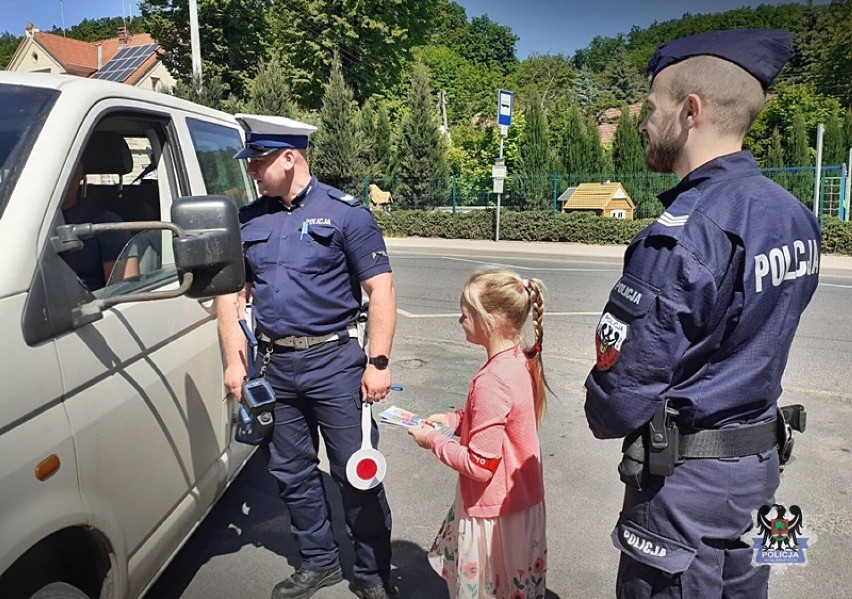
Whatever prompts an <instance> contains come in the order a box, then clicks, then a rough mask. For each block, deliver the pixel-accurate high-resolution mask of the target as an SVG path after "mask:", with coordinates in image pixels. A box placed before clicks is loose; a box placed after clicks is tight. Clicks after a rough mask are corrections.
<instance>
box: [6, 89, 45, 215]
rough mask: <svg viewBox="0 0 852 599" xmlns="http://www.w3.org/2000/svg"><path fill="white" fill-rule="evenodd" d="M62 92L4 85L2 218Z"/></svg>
mask: <svg viewBox="0 0 852 599" xmlns="http://www.w3.org/2000/svg"><path fill="white" fill-rule="evenodd" d="M57 97H59V92H58V91H56V90H55V89H44V88H41V87H30V86H26V85H10V84H0V106H2V107H3V109H2V110H0V217H2V215H3V212H4V211H5V210H6V204H7V203H8V202H9V197H10V196H11V195H12V190H13V189H14V188H15V182H16V181H17V180H18V177H19V176H20V174H21V171H22V170H23V168H24V164H26V162H27V157H28V156H29V155H30V150H32V147H33V144H34V143H35V140H36V137H38V134H39V132H40V131H41V128H42V126H43V125H44V121H45V119H46V118H47V114H48V113H49V112H50V109H51V107H52V106H53V103H54V102H56V98H57Z"/></svg>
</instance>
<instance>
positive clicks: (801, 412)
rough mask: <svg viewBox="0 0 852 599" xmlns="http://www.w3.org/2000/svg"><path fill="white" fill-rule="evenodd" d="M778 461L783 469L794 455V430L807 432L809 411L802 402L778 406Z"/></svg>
mask: <svg viewBox="0 0 852 599" xmlns="http://www.w3.org/2000/svg"><path fill="white" fill-rule="evenodd" d="M777 422H778V463H779V465H780V467H781V470H782V471H783V470H784V466H785V465H786V464H787V463H788V462H790V460H791V459H792V456H793V445H794V439H793V431H796V432H798V433H803V432H805V428H806V427H807V424H808V413H807V412H806V411H805V406H803V405H802V404H791V405H789V406H781V407H779V408H778V420H777Z"/></svg>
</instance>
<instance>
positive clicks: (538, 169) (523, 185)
mask: <svg viewBox="0 0 852 599" xmlns="http://www.w3.org/2000/svg"><path fill="white" fill-rule="evenodd" d="M524 117H525V126H524V134H523V137H521V141H520V143H519V144H518V174H517V178H516V181H517V185H516V189H517V192H518V193H519V194H520V199H521V200H522V201H524V202H525V203H526V204H527V205H530V206H533V207H536V208H542V209H547V208H550V203H551V198H552V195H553V191H552V187H553V183H552V181H551V177H550V173H551V167H552V166H553V159H552V156H551V153H550V143H549V142H548V140H549V135H548V132H547V117H545V115H544V113H543V112H542V110H541V103H540V102H538V101H532V102H530V104H529V106H528V107H527V108H526V109H525V110H524Z"/></svg>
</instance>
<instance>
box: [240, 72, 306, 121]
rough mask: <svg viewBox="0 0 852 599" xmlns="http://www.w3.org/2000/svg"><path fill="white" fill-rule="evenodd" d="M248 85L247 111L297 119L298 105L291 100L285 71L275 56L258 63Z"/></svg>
mask: <svg viewBox="0 0 852 599" xmlns="http://www.w3.org/2000/svg"><path fill="white" fill-rule="evenodd" d="M248 87H249V101H248V110H249V112H251V113H253V114H271V115H275V116H286V117H288V118H291V119H296V120H299V118H300V113H299V107H298V105H297V104H296V102H295V101H294V100H293V94H292V92H291V90H290V83H289V81H288V77H287V73H286V71H285V70H284V67H283V66H282V65H281V62H280V61H279V60H278V59H277V58H271V59H269V60H268V61H264V62H262V63H260V65H259V66H258V68H257V75H255V77H254V79H252V80H251V81H250V82H249V85H248Z"/></svg>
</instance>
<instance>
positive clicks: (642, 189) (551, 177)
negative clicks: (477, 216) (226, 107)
mask: <svg viewBox="0 0 852 599" xmlns="http://www.w3.org/2000/svg"><path fill="white" fill-rule="evenodd" d="M763 172H764V174H765V175H766V176H767V177H769V178H770V179H772V180H773V181H775V182H777V183H778V184H779V185H781V186H782V187H784V188H785V189H787V190H788V191H790V193H792V194H793V195H794V196H796V197H797V198H799V199H800V200H801V201H802V202H803V203H804V204H805V205H806V206H808V207H812V206H813V194H814V184H815V173H816V169H815V168H814V167H793V168H780V169H764V171H763ZM607 182H612V183H621V185H622V186H623V187H624V189H625V191H626V192H627V194H628V195H629V196H630V198H631V199H632V200H633V204H634V205H635V207H636V210H635V214H634V218H635V219H642V218H656V217H657V216H659V215H660V214H662V212H663V206H662V204H660V202H659V200H657V197H656V196H657V195H658V194H659V193H661V192H663V191H665V190H667V189H669V188H671V187H673V186H674V185H676V184H677V177H676V176H675V175H671V174H659V173H650V172H647V173H622V174H619V173H592V174H588V173H577V174H573V173H567V174H566V173H552V174H548V175H535V176H527V175H524V174H518V173H515V174H510V175H509V176H508V177H507V178H506V181H505V182H504V185H503V193H502V194H501V198H500V204H501V207H502V208H504V209H507V210H550V211H551V213H556V212H561V211H562V209H563V205H564V203H565V200H566V197H567V196H568V195H569V194H570V190H571V188H574V187H577V186H578V185H579V184H580V183H607ZM371 185H375V186H376V187H377V188H378V189H379V190H380V191H390V192H391V194H392V202H391V203H390V204H385V205H383V209H385V210H394V209H425V210H435V209H437V210H445V211H451V212H453V213H455V212H460V211H461V212H468V211H470V210H476V209H483V208H489V207H494V206H496V204H497V195H496V194H494V193H493V192H492V180H491V177H488V176H482V177H465V176H453V177H448V178H435V179H426V180H420V181H401V180H399V179H391V178H384V179H369V178H367V179H364V180H363V185H362V186H361V188H362V190H363V196H362V199H363V201H364V204H365V205H367V206H369V205H370V196H371ZM820 190H821V191H820V207H821V210H820V213H821V215H824V216H834V217H837V218H840V219H841V220H849V212H850V211H849V206H848V197H847V196H848V193H847V178H846V167H845V165H841V166H826V167H823V169H822V177H821V185H820Z"/></svg>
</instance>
